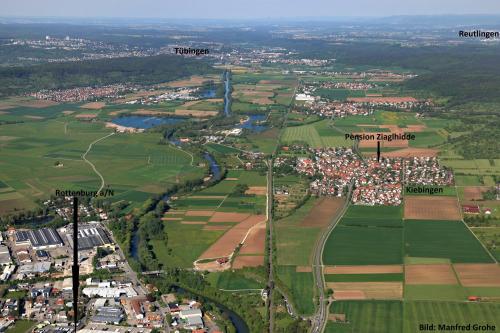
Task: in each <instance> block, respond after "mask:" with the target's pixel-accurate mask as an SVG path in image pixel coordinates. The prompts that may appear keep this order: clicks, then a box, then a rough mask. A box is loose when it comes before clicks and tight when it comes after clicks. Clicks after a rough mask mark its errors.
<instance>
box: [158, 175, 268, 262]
mask: <svg viewBox="0 0 500 333" xmlns="http://www.w3.org/2000/svg"><path fill="white" fill-rule="evenodd" d="M265 185H266V178H265V176H262V175H260V174H259V173H257V172H253V171H239V170H234V171H233V170H231V171H229V173H228V176H227V179H223V180H222V181H220V182H219V183H217V184H216V185H214V186H211V187H208V188H205V189H203V190H201V191H197V192H195V193H193V194H188V195H185V196H183V197H179V198H173V200H172V201H171V205H172V208H171V209H170V210H169V211H168V212H167V213H166V214H165V216H164V217H163V221H164V226H165V232H166V233H167V234H168V238H169V241H168V247H166V246H165V244H164V243H163V242H161V241H153V247H154V252H155V254H156V255H157V257H158V258H159V260H160V262H161V263H162V264H163V265H165V266H168V267H185V268H190V267H193V262H195V261H197V259H210V258H219V257H226V256H229V255H230V254H231V253H232V252H233V251H234V250H235V248H236V247H237V246H238V244H239V243H240V241H242V240H243V238H244V237H245V235H246V234H247V233H248V232H250V231H251V230H252V231H251V232H250V233H248V238H247V241H246V243H245V244H244V245H243V247H242V250H241V251H242V253H244V254H245V257H248V258H246V259H249V258H250V257H251V256H252V257H253V256H255V257H254V258H252V259H257V258H258V260H257V261H256V264H257V266H259V265H262V264H263V262H262V260H261V258H262V257H261V255H262V254H263V247H264V243H263V241H264V237H265V234H263V233H262V232H258V229H255V228H261V227H262V226H265V224H264V223H265V215H262V214H264V213H265V202H266V197H265V193H264V195H262V194H258V195H256V194H245V193H241V191H240V188H241V187H242V186H249V187H252V186H253V187H259V186H260V187H262V186H264V187H265ZM254 229H255V230H254ZM264 230H265V229H264ZM188 239H196V242H195V244H192V246H190V247H189V250H186V240H188ZM247 247H248V249H249V251H250V252H248V251H247V250H246V249H247ZM238 258H239V257H237V258H236V260H239V259H238ZM200 267H201V266H200ZM203 267H204V266H203Z"/></svg>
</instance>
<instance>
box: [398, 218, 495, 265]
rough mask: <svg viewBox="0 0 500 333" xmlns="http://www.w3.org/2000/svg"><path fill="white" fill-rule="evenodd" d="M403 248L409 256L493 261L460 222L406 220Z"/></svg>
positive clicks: (461, 260) (463, 260)
mask: <svg viewBox="0 0 500 333" xmlns="http://www.w3.org/2000/svg"><path fill="white" fill-rule="evenodd" d="M405 245H406V246H405V247H406V248H405V251H406V253H407V255H408V256H410V257H434V258H448V259H450V260H451V261H452V262H453V263H470V262H492V260H493V259H492V258H491V257H490V255H489V254H488V253H487V252H486V250H485V249H484V248H483V246H482V245H481V243H479V241H478V240H477V239H476V238H475V237H474V235H473V234H472V233H471V232H470V231H469V230H468V229H467V227H466V226H465V224H464V223H463V222H453V221H409V220H407V221H405Z"/></svg>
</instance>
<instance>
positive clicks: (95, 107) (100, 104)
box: [80, 102, 106, 110]
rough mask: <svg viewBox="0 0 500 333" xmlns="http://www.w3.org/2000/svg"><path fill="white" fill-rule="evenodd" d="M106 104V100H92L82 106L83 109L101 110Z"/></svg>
mask: <svg viewBox="0 0 500 333" xmlns="http://www.w3.org/2000/svg"><path fill="white" fill-rule="evenodd" d="M105 106H106V103H104V102H90V103H86V104H83V105H82V106H80V107H81V108H82V109H89V110H99V109H102V108H103V107H105Z"/></svg>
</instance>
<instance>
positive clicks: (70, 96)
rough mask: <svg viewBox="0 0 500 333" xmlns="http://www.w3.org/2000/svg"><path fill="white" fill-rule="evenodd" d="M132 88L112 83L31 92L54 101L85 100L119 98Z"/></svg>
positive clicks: (33, 94)
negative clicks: (99, 85)
mask: <svg viewBox="0 0 500 333" xmlns="http://www.w3.org/2000/svg"><path fill="white" fill-rule="evenodd" d="M130 89H132V87H131V86H129V85H126V84H112V85H107V86H102V87H78V88H71V89H58V90H41V91H38V92H35V93H32V94H30V96H31V97H34V98H36V99H45V100H51V101H54V102H60V103H63V102H84V101H94V100H96V99H103V98H119V97H120V95H121V94H122V92H124V91H126V90H130Z"/></svg>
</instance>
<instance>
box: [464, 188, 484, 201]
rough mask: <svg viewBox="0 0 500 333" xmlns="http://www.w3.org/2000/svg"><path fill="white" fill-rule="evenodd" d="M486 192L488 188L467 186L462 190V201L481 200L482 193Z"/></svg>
mask: <svg viewBox="0 0 500 333" xmlns="http://www.w3.org/2000/svg"><path fill="white" fill-rule="evenodd" d="M487 191H488V187H481V186H467V187H465V188H464V200H466V201H473V200H481V199H483V193H484V192H487Z"/></svg>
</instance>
